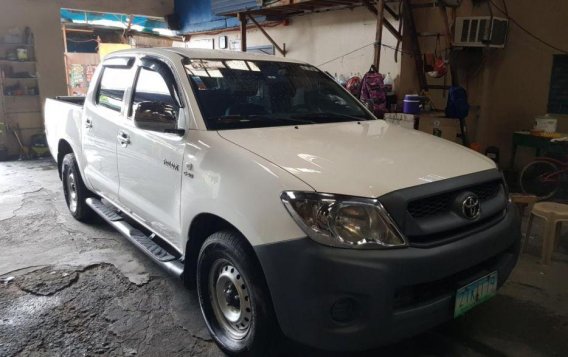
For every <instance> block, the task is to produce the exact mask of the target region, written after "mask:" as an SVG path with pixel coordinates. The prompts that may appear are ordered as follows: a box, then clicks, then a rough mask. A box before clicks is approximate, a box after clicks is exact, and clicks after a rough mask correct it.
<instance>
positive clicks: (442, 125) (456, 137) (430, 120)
mask: <svg viewBox="0 0 568 357" xmlns="http://www.w3.org/2000/svg"><path fill="white" fill-rule="evenodd" d="M418 130H420V131H423V132H425V133H428V134H432V135H436V136H439V137H441V138H444V139H446V140H450V141H453V142H457V143H461V138H460V135H461V130H460V121H459V120H458V119H451V118H444V117H441V116H437V115H420V118H419V123H418Z"/></svg>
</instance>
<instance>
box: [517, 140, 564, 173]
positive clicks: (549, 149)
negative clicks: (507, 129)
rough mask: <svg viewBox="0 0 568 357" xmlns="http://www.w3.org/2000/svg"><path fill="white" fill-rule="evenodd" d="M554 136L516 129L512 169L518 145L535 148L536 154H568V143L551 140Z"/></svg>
mask: <svg viewBox="0 0 568 357" xmlns="http://www.w3.org/2000/svg"><path fill="white" fill-rule="evenodd" d="M550 140H552V138H547V137H544V136H537V135H531V134H530V133H529V132H528V131H516V132H514V133H513V150H512V151H511V162H510V164H509V166H510V168H511V170H513V169H514V167H515V159H516V155H517V147H519V146H525V147H530V148H534V149H535V153H536V156H537V157H538V156H541V155H544V154H566V155H568V145H566V144H562V143H554V142H551V141H550Z"/></svg>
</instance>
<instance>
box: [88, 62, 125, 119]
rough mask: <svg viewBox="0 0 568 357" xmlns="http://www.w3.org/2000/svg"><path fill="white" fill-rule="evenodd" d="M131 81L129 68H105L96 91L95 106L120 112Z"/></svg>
mask: <svg viewBox="0 0 568 357" xmlns="http://www.w3.org/2000/svg"><path fill="white" fill-rule="evenodd" d="M133 79H134V74H133V73H132V70H131V69H130V68H114V67H105V68H104V69H103V75H102V78H101V82H100V85H99V90H98V91H97V104H98V105H100V106H103V107H106V108H109V109H112V110H115V111H117V112H120V110H121V108H122V104H123V102H124V93H125V92H126V89H127V88H128V87H129V86H130V85H131V84H132V80H133Z"/></svg>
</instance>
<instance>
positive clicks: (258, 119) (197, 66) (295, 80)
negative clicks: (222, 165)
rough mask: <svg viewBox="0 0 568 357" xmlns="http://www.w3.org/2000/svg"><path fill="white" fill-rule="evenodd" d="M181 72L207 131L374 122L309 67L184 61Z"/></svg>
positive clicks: (356, 102) (230, 61)
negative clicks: (195, 98) (184, 76)
mask: <svg viewBox="0 0 568 357" xmlns="http://www.w3.org/2000/svg"><path fill="white" fill-rule="evenodd" d="M184 66H185V70H186V73H187V76H188V78H189V81H190V83H191V86H192V89H193V91H194V93H195V96H196V97H197V101H198V103H199V107H200V109H201V113H202V115H203V118H204V120H205V124H206V126H207V129H209V130H226V129H242V128H259V127H268V126H282V125H302V124H321V123H332V122H342V121H359V120H371V119H374V118H373V117H372V116H371V115H369V114H368V113H367V112H366V111H365V109H364V108H363V106H362V104H361V103H359V102H358V101H357V100H356V99H353V97H351V96H350V95H349V94H347V93H346V92H345V91H344V90H343V89H342V88H341V87H340V86H339V85H338V84H337V83H335V81H334V80H333V79H331V78H330V77H329V76H327V75H326V74H324V73H322V72H321V71H320V70H318V69H317V68H315V67H313V66H310V65H305V64H298V63H286V62H276V61H274V62H272V61H250V60H228V59H227V60H218V59H215V60H212V59H211V60H206V59H193V60H191V59H186V60H185V61H184Z"/></svg>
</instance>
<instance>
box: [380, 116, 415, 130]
mask: <svg viewBox="0 0 568 357" xmlns="http://www.w3.org/2000/svg"><path fill="white" fill-rule="evenodd" d="M384 119H385V121H386V122H387V123H390V124H394V125H400V126H401V127H403V128H406V129H414V128H415V126H416V116H415V115H414V114H404V113H385V117H384Z"/></svg>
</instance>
